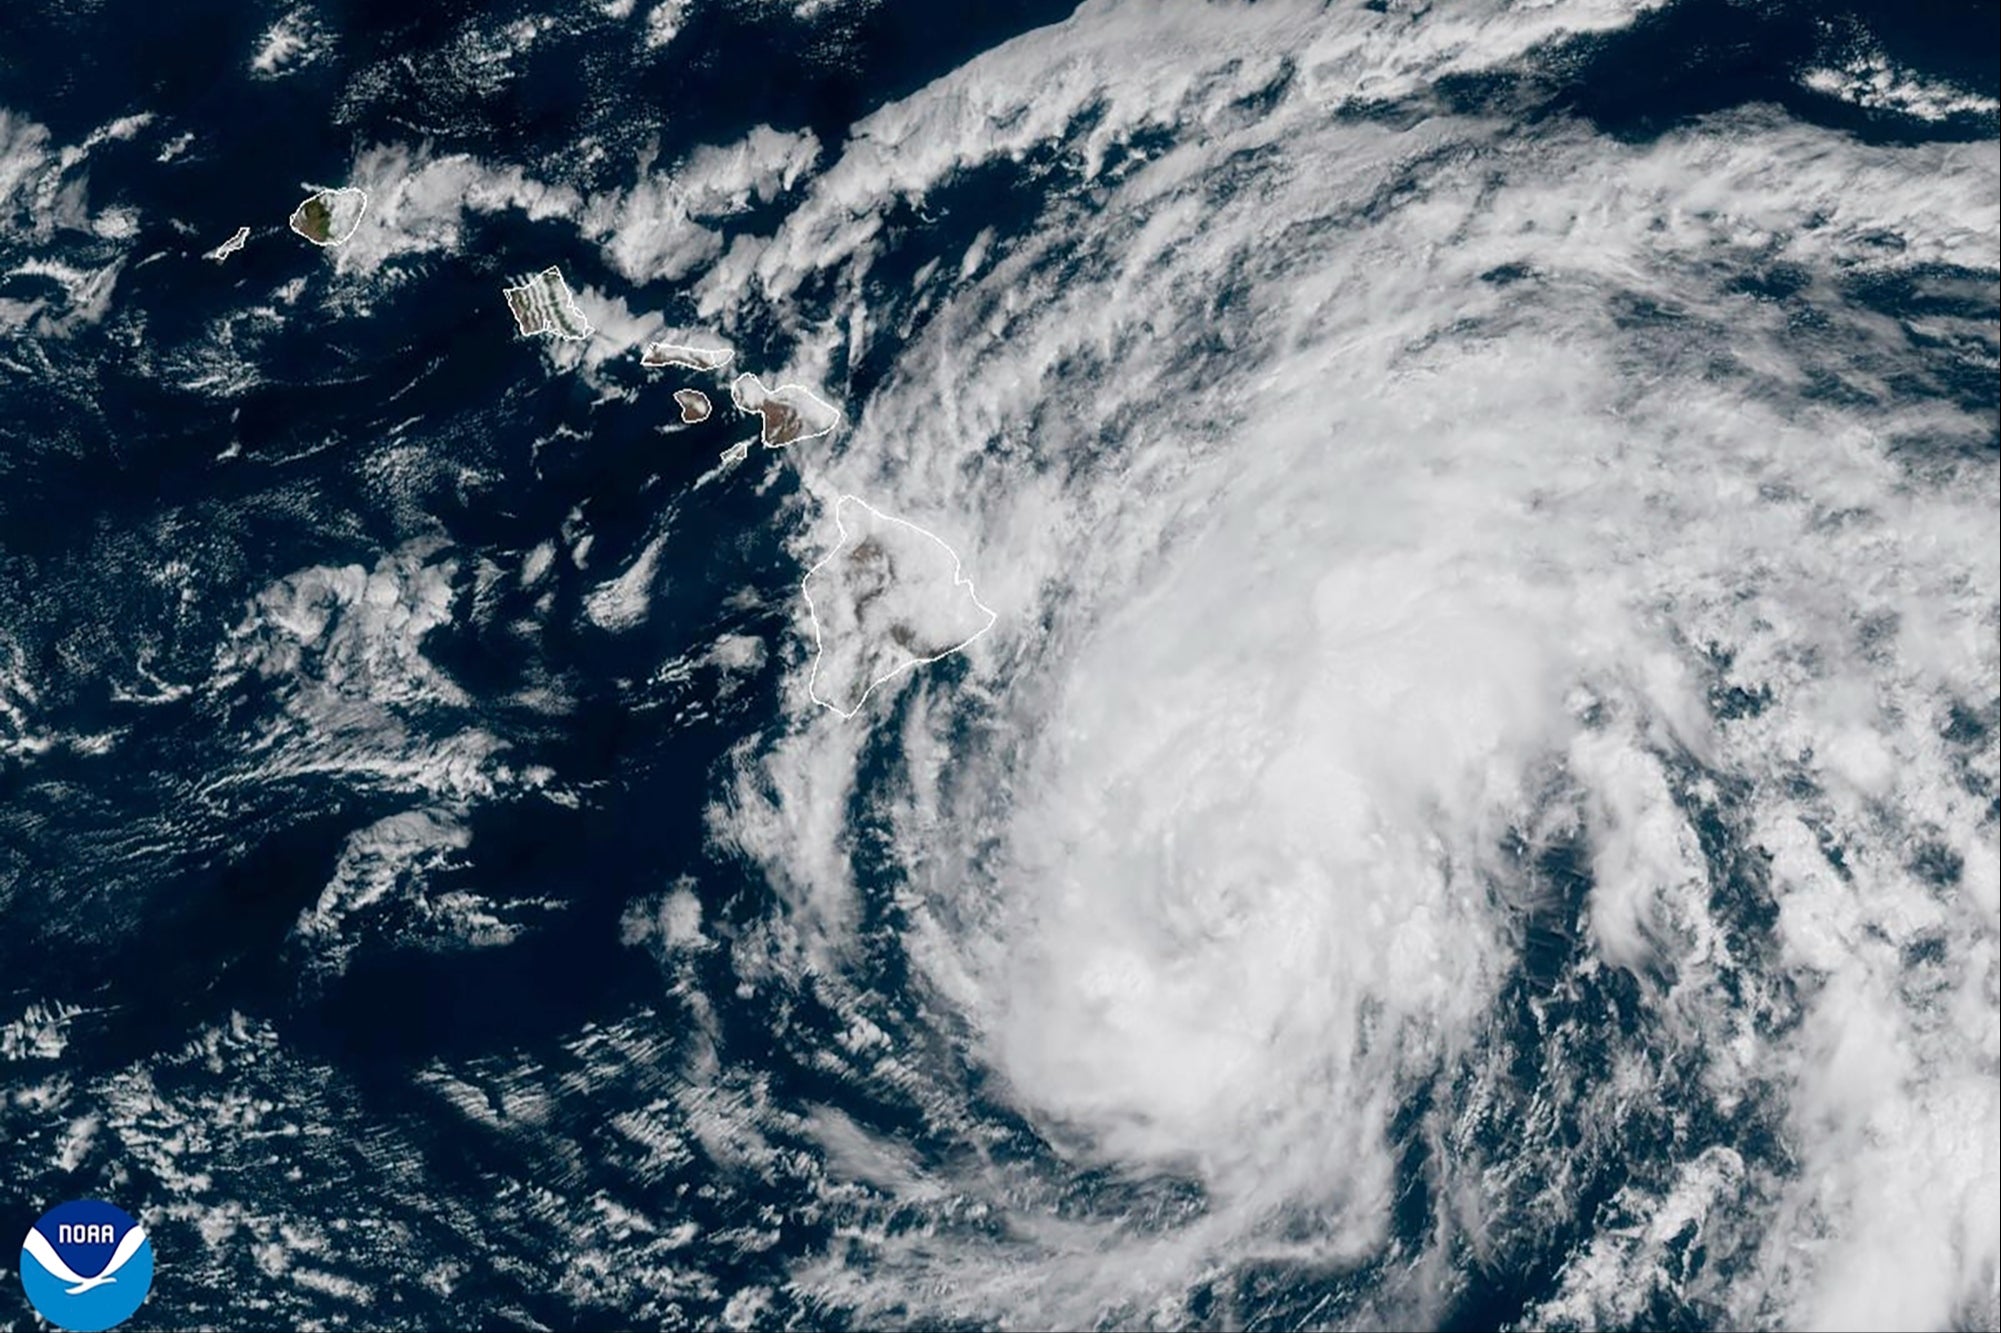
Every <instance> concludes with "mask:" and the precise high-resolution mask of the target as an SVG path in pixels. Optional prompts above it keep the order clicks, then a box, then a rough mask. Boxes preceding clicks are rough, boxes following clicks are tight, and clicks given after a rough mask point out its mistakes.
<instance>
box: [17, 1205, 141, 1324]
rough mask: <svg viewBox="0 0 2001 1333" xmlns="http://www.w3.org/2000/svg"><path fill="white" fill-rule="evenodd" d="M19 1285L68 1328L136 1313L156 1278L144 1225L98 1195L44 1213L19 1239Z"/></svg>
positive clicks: (49, 1316) (52, 1319)
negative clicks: (154, 1277)
mask: <svg viewBox="0 0 2001 1333" xmlns="http://www.w3.org/2000/svg"><path fill="white" fill-rule="evenodd" d="M21 1286H22V1287H23V1288H24V1289H25V1290H26V1291H27V1293H28V1303H29V1304H31V1305H33V1306H34V1307H35V1311H36V1313H38V1314H40V1315H41V1316H42V1318H44V1319H46V1320H48V1321H49V1322H50V1323H51V1324H54V1325H55V1326H56V1327H57V1328H61V1329H67V1330H69V1331H70V1333H100V1330H103V1329H108V1328H115V1327H117V1326H118V1325H119V1324H122V1323H124V1322H125V1321H126V1320H127V1319H130V1318H131V1317H132V1315H133V1313H134V1312H135V1311H136V1310H138V1308H139V1305H140V1303H141V1302H142V1301H144V1300H145V1299H146V1293H147V1292H148V1291H149V1290H151V1289H152V1286H153V1246H152V1243H151V1242H150V1241H149V1240H147V1238H146V1229H145V1228H144V1227H142V1226H140V1225H139V1224H138V1223H137V1222H135V1221H133V1220H132V1218H131V1217H130V1216H128V1215H127V1214H126V1213H125V1212H124V1211H122V1210H121V1209H118V1208H114V1207H113V1206H112V1205H110V1204H108V1203H104V1202H101V1201H99V1200H97V1199H78V1200H76V1201H74V1202H72V1203H65V1204H61V1205H59V1206H57V1207H55V1208H51V1209H50V1210H49V1211H48V1212H46V1213H44V1214H42V1217H41V1220H40V1221H38V1222H36V1223H35V1225H34V1226H32V1227H30V1228H29V1229H28V1236H27V1239H25V1240H23V1241H22V1242H21Z"/></svg>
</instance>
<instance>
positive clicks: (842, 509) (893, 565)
mask: <svg viewBox="0 0 2001 1333" xmlns="http://www.w3.org/2000/svg"><path fill="white" fill-rule="evenodd" d="M834 525H835V526H836V527H837V528H839V529H840V534H841V536H840V541H839V543H838V544H836V546H835V547H834V549H833V551H832V552H831V553H830V554H829V555H828V556H827V557H826V559H824V560H822V561H821V562H820V563H819V564H817V565H815V566H813V568H812V569H811V570H810V571H808V573H807V575H806V580H805V583H804V584H803V585H802V591H803V592H804V593H805V597H806V610H807V613H808V614H809V615H810V616H811V617H812V620H813V643H814V648H815V655H814V659H813V675H812V678H811V680H810V681H809V682H808V685H807V691H808V693H810V694H811V695H812V697H813V701H814V702H815V703H817V704H820V705H821V706H823V707H825V708H828V709H831V710H832V711H834V712H836V713H838V714H840V715H841V716H842V717H853V716H854V715H855V714H856V713H857V712H859V711H861V706H862V705H863V704H864V703H867V702H868V698H869V696H870V695H871V694H873V693H875V691H876V689H877V687H878V686H881V685H883V684H884V683H886V682H888V681H891V680H894V679H895V678H896V677H898V676H900V675H902V674H903V673H905V672H906V671H910V670H913V669H915V668H917V667H920V666H923V665H925V664H926V663H929V662H936V661H937V660H939V659H940V658H942V657H947V656H949V655H951V654H952V653H956V652H958V651H959V650H960V649H962V648H964V647H966V646H967V645H968V644H970V643H972V642H973V640H975V639H977V638H979V637H980V636H981V635H982V634H985V633H986V632H987V631H988V630H990V629H992V628H993V627H994V622H995V621H996V620H998V619H999V617H998V616H997V615H996V614H995V613H994V611H993V610H992V609H991V608H989V607H988V606H987V605H986V604H985V603H983V602H981V601H980V599H979V597H978V595H977V594H975V593H974V591H973V581H972V580H971V579H969V578H967V577H966V576H965V574H964V572H963V571H962V570H961V568H960V565H959V557H958V554H957V553H956V552H954V551H953V550H952V548H951V547H949V546H947V545H946V544H945V543H944V542H942V541H940V540H939V539H938V538H937V537H935V536H933V535H932V534H931V533H929V532H927V531H925V530H924V529H923V528H920V527H918V526H917V525H916V524H915V523H910V522H907V521H905V520H904V519H900V518H892V517H890V516H889V515H888V514H885V513H883V512H882V511H881V510H879V509H876V508H874V507H873V506H871V505H869V504H867V503H866V502H864V501H863V500H861V499H860V498H859V497H857V496H853V495H843V496H842V497H841V498H840V500H839V501H838V502H837V503H836V504H835V505H834Z"/></svg>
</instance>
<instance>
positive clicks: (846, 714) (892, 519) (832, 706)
mask: <svg viewBox="0 0 2001 1333" xmlns="http://www.w3.org/2000/svg"><path fill="white" fill-rule="evenodd" d="M849 504H857V505H860V506H861V507H862V508H863V509H866V510H868V511H869V513H871V514H873V515H875V516H876V518H878V519H880V520H882V521H883V522H885V523H895V524H897V525H899V526H901V527H906V528H909V529H910V530H911V531H912V532H915V533H917V534H918V535H919V536H923V537H928V538H930V539H931V540H932V541H934V542H936V543H938V545H940V546H942V547H944V549H945V553H946V554H947V555H949V556H951V557H952V587H953V588H954V589H958V588H964V589H965V590H966V595H967V596H968V597H970V598H972V600H973V605H974V606H976V607H978V608H979V609H980V610H981V611H982V612H983V613H985V615H986V617H987V623H986V624H984V625H982V626H981V627H980V628H979V629H978V630H976V631H974V632H973V633H972V634H971V635H969V636H968V637H966V638H964V639H961V640H960V641H959V642H957V643H955V644H953V645H952V646H951V647H950V648H947V649H945V650H944V651H943V652H940V653H935V654H933V655H932V656H930V657H915V658H912V659H911V660H910V661H908V662H903V663H901V664H899V665H898V666H897V667H896V668H895V669H893V670H891V671H887V672H885V673H883V674H882V675H880V676H878V677H876V678H875V679H874V680H872V681H870V682H869V685H868V688H867V689H865V690H863V691H862V695H861V698H859V699H857V700H855V706H854V707H853V708H845V709H844V708H842V707H841V706H840V705H839V704H837V703H834V702H833V701H832V700H829V699H823V698H821V697H820V689H819V685H820V662H821V660H822V659H823V658H824V657H825V656H826V645H825V644H824V643H823V642H822V641H821V638H820V613H819V611H818V609H817V608H815V607H814V605H813V594H812V591H811V585H812V582H813V576H814V575H815V574H817V573H819V572H820V571H821V569H823V568H825V567H826V565H827V564H828V563H829V562H831V561H832V560H833V559H834V558H835V557H836V556H838V555H840V554H841V553H842V551H843V549H844V548H845V547H846V545H847V540H848V525H847V524H846V523H844V522H842V521H841V510H842V509H843V508H844V507H845V506H847V505H849ZM834 527H835V528H836V529H838V530H839V532H840V536H839V537H837V538H836V539H835V541H834V549H833V550H831V551H829V552H827V554H826V555H824V556H822V557H821V558H820V560H819V562H818V563H816V564H815V565H814V566H813V567H812V568H811V569H809V570H807V571H806V577H805V578H804V579H802V580H801V581H800V584H799V592H800V594H801V595H802V596H803V597H805V599H806V614H807V615H808V616H809V617H811V618H812V621H813V673H812V675H811V676H810V677H808V678H807V681H806V693H807V694H808V695H810V696H811V697H812V700H813V702H814V703H816V704H819V705H820V706H821V707H822V708H825V709H826V710H828V711H829V712H831V713H833V714H834V715H835V716H837V717H840V718H842V719H847V718H851V717H853V716H854V715H855V714H856V713H859V712H861V711H862V708H863V706H864V705H866V704H867V703H868V701H869V699H870V697H871V696H873V695H874V694H875V692H876V690H877V689H879V688H880V687H882V686H883V685H886V684H888V683H889V682H890V681H892V680H895V679H896V678H897V677H898V676H900V675H902V674H903V673H904V672H906V671H913V670H915V669H916V668H918V667H921V666H929V665H930V664H931V663H933V662H941V661H943V660H944V659H946V658H948V657H950V656H951V655H952V654H953V653H956V652H959V651H961V650H963V649H965V648H968V647H971V646H972V645H973V644H974V643H975V642H976V641H978V640H979V638H980V637H981V636H982V635H984V634H985V633H986V632H987V631H988V630H990V629H992V628H993V627H994V626H995V625H996V624H998V623H999V622H1000V613H999V612H997V611H995V610H994V609H993V608H992V607H990V606H988V605H987V604H986V603H985V602H983V601H981V600H980V595H979V593H978V592H976V591H975V590H974V588H973V581H972V579H970V578H968V577H967V576H966V572H965V565H964V563H963V562H962V561H961V560H960V559H959V553H958V552H957V551H956V550H954V549H952V544H951V543H950V542H948V541H946V540H945V539H944V538H943V537H940V536H939V535H938V534H937V533H935V532H933V531H931V530H930V529H929V528H925V527H920V526H919V525H917V524H915V523H912V522H911V521H910V520H909V519H907V518H897V517H896V516H895V515H894V514H885V513H883V512H882V510H880V509H877V508H876V507H875V506H874V505H872V504H870V503H869V502H868V501H866V500H864V499H862V498H861V497H860V496H859V495H842V496H841V498H840V499H838V500H836V501H835V502H834Z"/></svg>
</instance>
